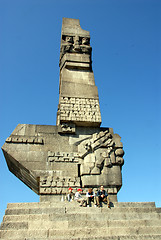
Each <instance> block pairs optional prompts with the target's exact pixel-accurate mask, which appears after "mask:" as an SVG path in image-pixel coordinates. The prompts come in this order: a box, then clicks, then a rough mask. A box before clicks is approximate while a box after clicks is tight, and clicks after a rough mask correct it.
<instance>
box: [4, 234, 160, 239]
mask: <svg viewBox="0 0 161 240" xmlns="http://www.w3.org/2000/svg"><path fill="white" fill-rule="evenodd" d="M7 239H12V240H24V238H13V237H12V238H5V239H4V238H3V239H2V238H1V240H7ZM53 239H54V240H59V239H60V238H59V237H54V238H53V237H52V238H48V237H47V238H46V237H43V238H40V237H38V238H36V237H34V238H33V237H32V238H30V237H25V240H53ZM64 239H65V240H152V239H153V240H160V239H161V235H160V234H159V235H139V236H137V235H133V236H114V237H83V238H82V237H81V238H80V237H78V238H75V237H74V238H73V237H72V238H71V237H70V238H64Z"/></svg>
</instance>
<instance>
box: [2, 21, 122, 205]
mask: <svg viewBox="0 0 161 240" xmlns="http://www.w3.org/2000/svg"><path fill="white" fill-rule="evenodd" d="M91 53H92V48H91V46H90V33H89V32H88V31H85V30H83V29H82V28H81V27H80V23H79V20H77V19H69V18H63V24H62V31H61V46H60V60H59V66H60V82H59V104H58V111H57V124H56V126H49V125H30V124H19V125H18V126H17V127H16V129H15V130H14V131H13V132H12V134H11V135H10V137H8V138H7V139H6V142H5V144H4V145H3V147H2V150H3V153H4V156H5V158H6V161H7V164H8V168H9V170H10V171H11V172H12V173H13V174H15V176H16V177H18V178H19V179H20V180H21V181H22V182H24V183H25V184H26V185H27V186H28V187H29V188H31V189H32V190H33V191H34V192H36V193H37V194H39V195H40V201H43V199H45V200H47V199H52V198H53V200H54V199H56V196H61V195H64V194H66V192H67V189H68V188H69V187H72V188H73V189H75V190H76V189H77V188H80V187H81V188H82V189H83V191H84V192H85V191H86V189H87V188H88V187H92V188H98V187H99V186H100V185H104V187H105V189H106V190H107V191H108V193H109V195H110V196H111V199H112V201H117V193H118V191H119V190H120V188H121V186H122V173H121V169H122V165H123V163H124V160H123V155H124V151H123V145H122V143H121V142H120V139H121V138H120V136H119V135H118V134H114V132H113V129H112V128H101V127H100V125H101V113H100V106H99V97H98V90H97V87H96V85H95V79H94V74H93V70H92V59H91Z"/></svg>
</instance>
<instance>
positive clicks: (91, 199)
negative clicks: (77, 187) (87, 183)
mask: <svg viewBox="0 0 161 240" xmlns="http://www.w3.org/2000/svg"><path fill="white" fill-rule="evenodd" d="M86 198H87V206H88V207H90V206H91V202H93V203H94V204H95V206H96V199H95V193H94V191H93V189H92V188H88V192H87V193H86Z"/></svg>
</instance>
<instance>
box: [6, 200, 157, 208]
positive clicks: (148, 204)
mask: <svg viewBox="0 0 161 240" xmlns="http://www.w3.org/2000/svg"><path fill="white" fill-rule="evenodd" d="M63 206H64V207H72V206H75V207H78V206H79V205H78V203H77V202H75V201H73V202H71V203H69V202H61V201H60V202H55V203H53V202H27V203H8V205H7V208H43V207H44V208H46V207H63ZM103 206H106V205H104V204H103ZM111 206H112V207H115V208H117V207H119V208H123V207H131V208H132V207H135V208H136V207H139V208H144V207H145V208H147V207H148V208H150V207H153V208H155V207H156V206H155V202H115V203H111Z"/></svg>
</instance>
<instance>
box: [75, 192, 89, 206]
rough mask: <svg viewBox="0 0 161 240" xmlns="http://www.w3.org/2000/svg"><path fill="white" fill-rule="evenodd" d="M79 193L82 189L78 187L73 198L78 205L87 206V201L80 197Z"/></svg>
mask: <svg viewBox="0 0 161 240" xmlns="http://www.w3.org/2000/svg"><path fill="white" fill-rule="evenodd" d="M81 193H82V189H81V188H78V190H77V192H76V193H75V198H74V199H75V200H76V201H77V202H78V203H80V205H79V206H80V207H82V206H83V207H86V206H87V202H86V200H85V199H84V198H83V197H82V195H81Z"/></svg>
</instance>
